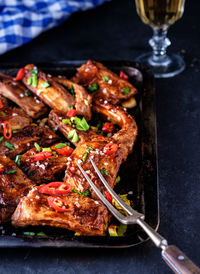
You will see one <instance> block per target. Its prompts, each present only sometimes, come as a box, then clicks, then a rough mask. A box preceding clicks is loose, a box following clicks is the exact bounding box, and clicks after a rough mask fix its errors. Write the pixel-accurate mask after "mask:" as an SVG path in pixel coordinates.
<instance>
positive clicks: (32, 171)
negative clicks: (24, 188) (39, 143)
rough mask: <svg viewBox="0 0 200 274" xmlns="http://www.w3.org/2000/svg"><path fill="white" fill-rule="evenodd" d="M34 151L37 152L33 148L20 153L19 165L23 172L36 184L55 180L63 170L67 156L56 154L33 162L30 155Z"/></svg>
mask: <svg viewBox="0 0 200 274" xmlns="http://www.w3.org/2000/svg"><path fill="white" fill-rule="evenodd" d="M41 151H42V148H41ZM36 153H38V152H37V151H36V149H35V148H32V149H30V150H28V151H27V152H26V153H25V154H23V155H22V157H21V165H20V168H21V169H22V170H23V172H24V173H25V174H26V175H27V176H28V177H29V178H30V179H31V180H32V181H34V182H35V183H36V184H41V183H45V182H50V181H55V180H56V179H57V177H58V176H59V175H60V174H61V173H62V172H64V171H65V168H66V162H67V157H65V156H62V155H58V154H56V155H52V156H50V157H49V158H47V159H45V160H39V161H35V162H33V161H31V159H30V156H32V155H35V154H36Z"/></svg>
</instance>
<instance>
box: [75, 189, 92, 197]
mask: <svg viewBox="0 0 200 274" xmlns="http://www.w3.org/2000/svg"><path fill="white" fill-rule="evenodd" d="M71 192H74V193H78V194H80V195H83V196H89V195H90V191H89V189H86V190H85V191H84V192H81V191H78V190H76V189H72V190H71Z"/></svg>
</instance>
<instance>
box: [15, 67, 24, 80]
mask: <svg viewBox="0 0 200 274" xmlns="http://www.w3.org/2000/svg"><path fill="white" fill-rule="evenodd" d="M24 74H25V68H20V69H19V71H18V73H17V76H16V78H15V79H16V80H17V81H18V80H22V78H23V77H24Z"/></svg>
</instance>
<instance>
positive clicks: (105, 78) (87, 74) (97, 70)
mask: <svg viewBox="0 0 200 274" xmlns="http://www.w3.org/2000/svg"><path fill="white" fill-rule="evenodd" d="M72 80H73V81H74V82H76V83H78V84H80V85H83V86H84V87H86V88H87V89H88V88H89V90H90V89H91V88H92V85H94V84H96V89H95V90H93V89H92V92H94V93H93V100H95V99H96V98H103V99H105V100H107V101H109V102H110V103H111V104H113V105H116V104H118V103H120V102H121V101H122V100H127V99H129V98H130V97H132V96H133V95H135V94H136V93H137V89H136V88H135V87H134V86H133V85H131V84H130V83H129V82H128V81H126V80H123V79H122V78H120V77H119V76H118V75H117V74H115V73H114V72H112V71H110V70H109V69H107V68H106V67H105V66H103V65H102V64H101V63H98V62H95V61H92V60H89V61H88V62H87V63H86V64H83V65H82V66H81V67H80V68H78V69H77V73H76V75H75V77H73V78H72Z"/></svg>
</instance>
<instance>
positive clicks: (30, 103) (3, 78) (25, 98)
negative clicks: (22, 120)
mask: <svg viewBox="0 0 200 274" xmlns="http://www.w3.org/2000/svg"><path fill="white" fill-rule="evenodd" d="M0 94H2V95H3V96H5V97H6V98H8V99H10V100H11V101H13V102H15V103H16V104H17V105H18V106H20V107H21V108H22V109H23V110H24V111H25V112H26V113H27V114H28V115H29V116H30V117H32V118H38V117H40V116H42V115H44V114H45V113H46V112H47V108H46V107H45V105H44V104H43V103H42V102H41V101H40V100H39V99H37V97H36V96H34V95H33V94H32V92H30V91H29V90H27V88H26V87H25V86H24V85H23V84H22V83H20V82H19V81H15V80H14V79H13V78H12V77H11V76H7V75H5V74H2V73H0Z"/></svg>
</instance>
